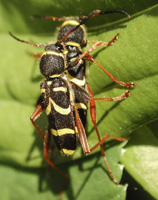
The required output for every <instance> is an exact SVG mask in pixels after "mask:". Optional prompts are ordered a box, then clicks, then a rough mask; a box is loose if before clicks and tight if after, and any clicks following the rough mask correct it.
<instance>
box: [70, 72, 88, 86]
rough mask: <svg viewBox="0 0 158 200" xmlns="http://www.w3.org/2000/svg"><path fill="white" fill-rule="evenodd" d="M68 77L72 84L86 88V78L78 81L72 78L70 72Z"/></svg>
mask: <svg viewBox="0 0 158 200" xmlns="http://www.w3.org/2000/svg"><path fill="white" fill-rule="evenodd" d="M67 76H68V79H69V80H70V81H71V82H73V83H75V84H76V85H79V86H80V87H81V86H84V85H85V84H86V80H85V77H84V78H83V80H80V79H77V78H75V77H73V76H71V75H70V74H69V73H68V72H67Z"/></svg>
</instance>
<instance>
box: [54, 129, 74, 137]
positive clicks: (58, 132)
mask: <svg viewBox="0 0 158 200" xmlns="http://www.w3.org/2000/svg"><path fill="white" fill-rule="evenodd" d="M51 133H52V134H53V135H54V136H62V135H66V134H75V131H74V130H73V129H70V128H62V129H58V130H55V129H51Z"/></svg>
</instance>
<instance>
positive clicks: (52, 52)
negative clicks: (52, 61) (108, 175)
mask: <svg viewBox="0 0 158 200" xmlns="http://www.w3.org/2000/svg"><path fill="white" fill-rule="evenodd" d="M43 55H55V56H60V57H62V58H64V56H63V54H62V53H57V52H55V51H45V52H44V53H43V54H42V56H43Z"/></svg>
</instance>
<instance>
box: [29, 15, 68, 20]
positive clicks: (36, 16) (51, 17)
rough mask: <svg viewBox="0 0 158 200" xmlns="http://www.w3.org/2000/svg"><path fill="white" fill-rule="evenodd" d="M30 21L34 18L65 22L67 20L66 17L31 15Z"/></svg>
mask: <svg viewBox="0 0 158 200" xmlns="http://www.w3.org/2000/svg"><path fill="white" fill-rule="evenodd" d="M31 18H32V19H34V18H44V19H52V20H53V21H65V20H67V19H69V18H68V17H55V16H45V15H32V16H31Z"/></svg>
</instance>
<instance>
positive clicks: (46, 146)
mask: <svg viewBox="0 0 158 200" xmlns="http://www.w3.org/2000/svg"><path fill="white" fill-rule="evenodd" d="M42 110H43V107H42V105H41V104H38V105H37V106H36V109H35V111H34V113H33V114H32V116H31V117H30V120H31V122H32V124H33V125H34V127H35V128H36V129H37V131H38V132H39V134H40V135H41V137H42V138H43V139H44V158H45V160H46V161H47V163H48V164H49V165H50V166H51V167H53V168H54V169H55V170H56V171H57V172H58V173H60V174H61V175H62V176H64V177H65V178H67V179H69V176H68V175H67V174H65V173H64V172H62V171H61V170H60V169H59V168H58V167H56V166H55V165H54V164H53V162H52V161H50V160H49V158H48V157H49V151H50V149H53V147H52V146H51V144H50V142H51V133H50V131H49V130H48V129H47V130H46V133H45V135H44V134H43V133H42V131H41V130H40V128H39V127H38V126H37V125H36V123H35V120H36V119H37V118H38V117H39V116H40V115H41V113H42Z"/></svg>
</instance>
